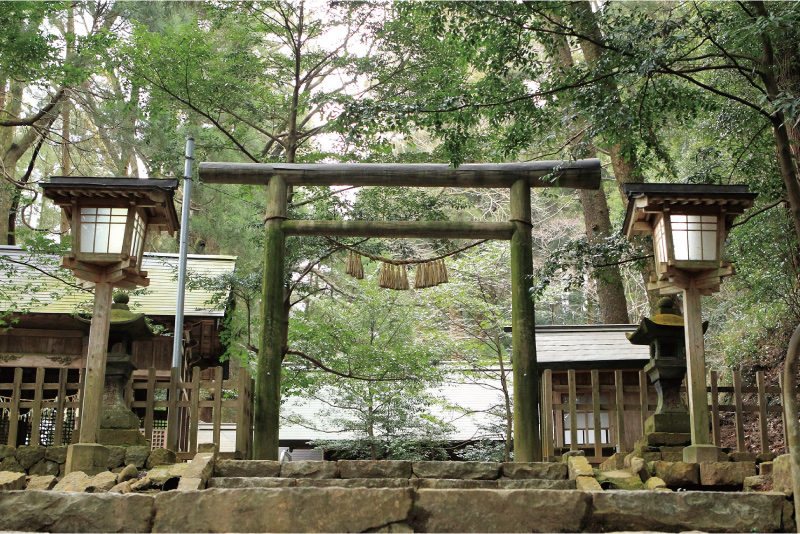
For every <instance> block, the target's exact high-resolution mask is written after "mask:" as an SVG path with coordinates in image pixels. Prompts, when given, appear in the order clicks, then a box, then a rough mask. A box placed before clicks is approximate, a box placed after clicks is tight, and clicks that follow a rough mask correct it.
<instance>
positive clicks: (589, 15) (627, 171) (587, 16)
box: [569, 1, 659, 322]
mask: <svg viewBox="0 0 800 534" xmlns="http://www.w3.org/2000/svg"><path fill="white" fill-rule="evenodd" d="M569 13H570V17H571V19H572V24H574V25H575V27H576V28H577V29H578V30H579V31H580V33H581V34H583V35H587V36H590V37H591V39H592V41H587V40H583V39H580V40H579V44H580V47H581V51H582V52H583V56H584V58H585V59H586V62H587V63H588V64H589V65H590V66H592V67H596V66H598V64H599V62H600V60H601V56H602V53H603V48H602V47H601V46H600V45H599V44H597V43H602V42H603V35H602V32H601V31H600V26H599V25H598V24H597V20H596V19H595V14H594V12H593V11H592V5H591V3H590V2H587V1H581V2H575V3H574V4H571V6H570V11H569ZM601 83H602V87H603V90H604V92H605V93H606V94H607V95H609V96H610V97H611V99H612V102H613V103H614V106H615V107H616V108H618V109H619V110H622V109H623V107H624V103H623V102H622V98H621V97H620V92H619V87H617V84H616V82H615V81H614V79H613V78H606V80H605V81H603V82H601ZM616 138H617V140H616V141H614V142H612V143H610V144H609V146H608V152H609V156H610V158H611V166H612V167H613V168H614V178H615V179H616V181H617V188H618V189H619V193H620V196H621V197H622V203H623V205H624V206H625V207H626V208H627V207H628V198H627V196H625V194H623V192H622V185H623V184H626V183H641V182H643V181H644V175H643V174H642V172H641V169H639V163H638V160H637V158H636V150H635V142H634V141H633V139H631V138H630V136H625V135H623V134H622V133H621V132H617V134H616ZM606 209H607V207H606ZM646 254H648V255H652V254H653V248H652V244H651V243H648V245H647V249H646ZM654 273H655V264H654V262H653V260H650V261H648V262H647V265H646V266H645V267H644V269H642V278H643V279H644V283H645V287H646V286H647V284H648V283H649V282H650V277H651V276H652V275H653V274H654ZM599 293H600V288H598V295H599ZM658 298H659V294H658V292H656V291H648V292H647V299H648V301H649V303H650V309H655V306H656V302H657V301H658ZM625 315H626V317H627V309H626V311H625ZM620 318H621V316H620ZM625 322H627V319H626V321H625Z"/></svg>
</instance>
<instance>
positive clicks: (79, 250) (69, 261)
mask: <svg viewBox="0 0 800 534" xmlns="http://www.w3.org/2000/svg"><path fill="white" fill-rule="evenodd" d="M177 187H178V181H177V180H156V179H136V178H82V177H64V176H54V177H52V178H51V179H50V182H48V183H45V184H42V189H43V190H44V195H45V196H46V197H48V198H50V199H52V200H53V202H54V203H55V204H56V205H57V206H60V207H61V208H62V209H63V210H64V212H65V213H66V215H67V218H68V219H69V221H70V229H71V234H72V250H71V252H70V253H69V254H68V255H67V256H64V257H63V258H62V261H61V264H62V266H63V267H66V268H68V269H71V270H72V271H73V272H74V274H75V276H76V277H77V278H80V279H82V280H85V281H87V282H90V283H96V282H98V281H99V280H101V279H102V280H105V281H107V282H109V283H111V284H113V285H114V286H115V287H121V288H125V289H133V288H135V287H136V286H147V285H148V284H149V280H148V279H147V273H146V272H145V271H142V270H141V265H142V252H143V251H144V242H145V238H146V237H147V233H148V231H150V230H157V231H158V230H161V231H168V232H170V234H173V233H174V232H175V230H177V229H178V226H179V225H178V217H177V214H176V213H175V207H174V205H173V196H174V193H175V189H176V188H177Z"/></svg>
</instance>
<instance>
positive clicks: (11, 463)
mask: <svg viewBox="0 0 800 534" xmlns="http://www.w3.org/2000/svg"><path fill="white" fill-rule="evenodd" d="M0 471H10V472H12V473H24V472H25V469H23V468H22V466H21V465H19V462H18V461H17V459H16V458H14V457H13V456H7V457H5V458H3V460H2V461H0Z"/></svg>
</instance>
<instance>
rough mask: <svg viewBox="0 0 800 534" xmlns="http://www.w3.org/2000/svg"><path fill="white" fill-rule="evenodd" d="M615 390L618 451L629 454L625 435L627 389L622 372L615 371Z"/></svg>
mask: <svg viewBox="0 0 800 534" xmlns="http://www.w3.org/2000/svg"><path fill="white" fill-rule="evenodd" d="M614 389H615V390H616V392H617V407H616V414H617V421H616V422H617V450H619V452H628V439H627V437H626V435H625V387H624V382H623V381H622V371H614Z"/></svg>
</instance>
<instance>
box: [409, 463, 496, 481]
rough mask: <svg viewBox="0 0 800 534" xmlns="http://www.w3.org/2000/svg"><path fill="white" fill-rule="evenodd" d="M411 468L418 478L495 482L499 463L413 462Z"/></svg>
mask: <svg viewBox="0 0 800 534" xmlns="http://www.w3.org/2000/svg"><path fill="white" fill-rule="evenodd" d="M411 468H412V470H413V472H414V475H416V476H417V477H419V478H461V479H464V480H497V479H498V478H500V463H499V462H413V463H412V465H411Z"/></svg>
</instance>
